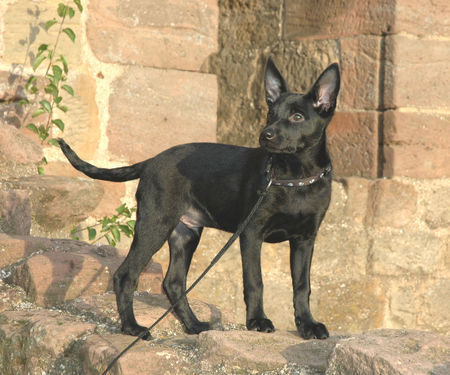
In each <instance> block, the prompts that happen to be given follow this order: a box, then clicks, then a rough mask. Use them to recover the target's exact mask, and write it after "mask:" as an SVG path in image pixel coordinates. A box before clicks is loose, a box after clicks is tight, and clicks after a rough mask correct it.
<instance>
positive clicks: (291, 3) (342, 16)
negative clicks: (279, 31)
mask: <svg viewBox="0 0 450 375" xmlns="http://www.w3.org/2000/svg"><path fill="white" fill-rule="evenodd" d="M394 10H395V3H394V1H391V0H382V1H369V2H368V3H362V2H360V1H357V0H352V1H343V0H333V1H331V2H330V1H327V0H320V1H315V2H303V1H302V2H299V1H295V0H287V1H286V5H285V14H286V16H285V38H286V39H288V40H302V39H304V38H330V39H332V38H340V37H346V36H352V35H360V34H377V35H381V34H382V33H384V32H389V31H390V29H391V28H392V26H393V24H394V15H395V13H394Z"/></svg>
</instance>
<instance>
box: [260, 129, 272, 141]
mask: <svg viewBox="0 0 450 375" xmlns="http://www.w3.org/2000/svg"><path fill="white" fill-rule="evenodd" d="M261 135H262V136H263V137H264V138H265V139H267V140H268V141H270V140H271V139H273V138H275V132H274V131H273V130H272V129H266V130H264V131H263V132H262V133H261Z"/></svg>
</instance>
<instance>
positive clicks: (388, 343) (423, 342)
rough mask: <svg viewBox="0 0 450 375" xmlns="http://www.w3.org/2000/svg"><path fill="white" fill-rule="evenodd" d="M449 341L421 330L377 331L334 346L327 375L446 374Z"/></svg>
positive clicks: (444, 337)
mask: <svg viewBox="0 0 450 375" xmlns="http://www.w3.org/2000/svg"><path fill="white" fill-rule="evenodd" d="M449 349H450V341H449V339H448V337H446V336H439V335H436V334H433V333H430V332H422V331H395V330H378V331H371V332H367V333H365V334H363V335H360V336H355V337H352V338H349V339H347V340H342V341H340V342H339V344H338V345H336V347H335V349H334V352H333V355H332V356H331V359H330V364H329V367H328V369H327V371H326V375H348V374H386V375H406V374H407V375H413V374H414V375H425V374H427V375H428V374H439V375H440V374H442V375H443V374H445V373H447V372H448V370H450V367H449V364H448V359H449V354H448V353H449Z"/></svg>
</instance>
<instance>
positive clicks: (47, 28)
mask: <svg viewBox="0 0 450 375" xmlns="http://www.w3.org/2000/svg"><path fill="white" fill-rule="evenodd" d="M56 23H58V21H57V20H55V19H54V18H53V19H52V20H50V21H47V22H46V23H45V30H47V31H48V30H49V29H50V27H52V26H53V25H54V24H56Z"/></svg>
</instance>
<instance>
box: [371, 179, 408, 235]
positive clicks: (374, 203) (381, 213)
mask: <svg viewBox="0 0 450 375" xmlns="http://www.w3.org/2000/svg"><path fill="white" fill-rule="evenodd" d="M416 211H417V191H416V189H415V188H414V186H413V185H411V184H405V183H403V182H399V181H394V180H386V179H380V180H377V181H376V182H375V183H373V184H372V186H371V188H370V191H369V213H368V216H367V220H366V223H367V224H372V225H376V226H383V227H394V228H400V227H403V226H405V225H407V224H409V223H411V222H412V221H414V219H415V214H416Z"/></svg>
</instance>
